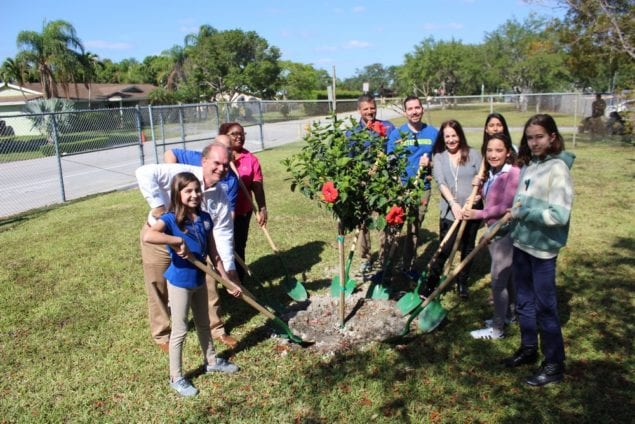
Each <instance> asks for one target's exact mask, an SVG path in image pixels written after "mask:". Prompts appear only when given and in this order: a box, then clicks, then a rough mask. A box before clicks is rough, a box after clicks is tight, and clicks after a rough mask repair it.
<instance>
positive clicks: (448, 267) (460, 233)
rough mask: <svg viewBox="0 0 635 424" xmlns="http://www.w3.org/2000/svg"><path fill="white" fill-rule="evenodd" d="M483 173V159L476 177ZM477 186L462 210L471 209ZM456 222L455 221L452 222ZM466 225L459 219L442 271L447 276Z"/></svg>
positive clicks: (465, 222)
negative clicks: (454, 237)
mask: <svg viewBox="0 0 635 424" xmlns="http://www.w3.org/2000/svg"><path fill="white" fill-rule="evenodd" d="M484 173H485V159H483V160H482V161H481V167H480V168H479V170H478V175H480V176H482V175H483V174H484ZM478 189H479V187H478V186H474V187H473V188H472V193H470V197H468V198H467V201H466V202H465V205H464V206H463V209H466V210H470V209H472V205H473V204H474V199H475V198H476V195H477V194H478ZM454 221H455V222H456V219H455V220H454ZM466 225H467V220H465V219H461V226H460V227H459V232H458V234H457V235H456V239H455V240H454V245H452V251H451V252H450V256H449V257H448V260H447V262H446V263H445V268H444V269H443V273H444V274H446V275H447V273H448V272H449V271H450V267H451V266H452V261H454V255H455V254H456V251H457V250H458V249H459V244H460V243H461V237H463V233H464V232H465V226H466Z"/></svg>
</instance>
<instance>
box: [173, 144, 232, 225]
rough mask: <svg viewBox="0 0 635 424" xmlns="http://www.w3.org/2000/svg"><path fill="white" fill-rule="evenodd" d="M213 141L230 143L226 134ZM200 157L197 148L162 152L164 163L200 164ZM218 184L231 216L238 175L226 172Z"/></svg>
mask: <svg viewBox="0 0 635 424" xmlns="http://www.w3.org/2000/svg"><path fill="white" fill-rule="evenodd" d="M214 141H216V142H218V143H221V144H224V145H225V146H227V147H228V148H229V146H230V143H231V140H230V139H229V136H226V135H218V136H216V138H215V139H214ZM202 157H203V155H202V154H201V152H199V151H197V150H185V149H171V150H167V151H166V152H165V153H164V154H163V161H164V162H165V163H184V164H186V165H195V166H201V158H202ZM218 185H219V186H220V187H221V188H222V189H223V191H224V192H225V194H227V198H228V199H229V205H230V207H231V211H232V218H233V217H234V209H236V201H237V200H238V188H239V185H238V177H237V176H236V174H234V173H233V172H228V173H227V175H225V177H224V178H223V179H222V180H220V181H219V182H218Z"/></svg>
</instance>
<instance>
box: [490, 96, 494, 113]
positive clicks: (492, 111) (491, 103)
mask: <svg viewBox="0 0 635 424" xmlns="http://www.w3.org/2000/svg"><path fill="white" fill-rule="evenodd" d="M489 113H494V96H492V95H490V96H489Z"/></svg>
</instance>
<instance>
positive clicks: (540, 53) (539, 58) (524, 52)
mask: <svg viewBox="0 0 635 424" xmlns="http://www.w3.org/2000/svg"><path fill="white" fill-rule="evenodd" d="M549 24H550V22H548V21H547V20H545V19H543V18H540V17H537V16H536V15H530V16H529V17H528V18H527V19H525V21H524V22H522V23H521V22H518V21H516V20H515V19H511V20H508V21H507V22H505V23H504V24H503V25H501V26H500V27H498V28H497V29H496V30H494V31H493V32H491V33H488V34H486V36H485V43H484V45H483V50H484V53H485V54H484V58H485V67H484V71H485V72H484V79H485V80H486V83H485V86H486V88H487V89H488V91H490V92H491V91H503V92H505V91H515V92H536V91H555V90H560V89H570V88H571V87H570V86H569V84H568V83H567V81H568V74H567V73H566V71H565V54H564V53H563V52H562V47H561V45H560V43H559V42H558V39H557V37H556V34H555V33H554V32H553V31H552V30H550V29H549Z"/></svg>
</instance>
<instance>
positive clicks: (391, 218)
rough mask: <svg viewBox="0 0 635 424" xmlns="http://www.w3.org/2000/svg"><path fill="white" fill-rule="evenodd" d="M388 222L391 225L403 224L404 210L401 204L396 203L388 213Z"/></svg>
mask: <svg viewBox="0 0 635 424" xmlns="http://www.w3.org/2000/svg"><path fill="white" fill-rule="evenodd" d="M386 222H388V224H390V225H401V224H403V222H404V211H403V208H402V207H401V206H397V205H394V206H393V207H392V208H390V210H389V211H388V214H387V215H386Z"/></svg>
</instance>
